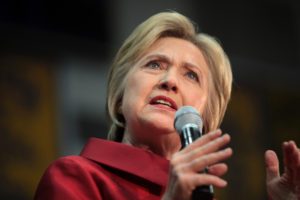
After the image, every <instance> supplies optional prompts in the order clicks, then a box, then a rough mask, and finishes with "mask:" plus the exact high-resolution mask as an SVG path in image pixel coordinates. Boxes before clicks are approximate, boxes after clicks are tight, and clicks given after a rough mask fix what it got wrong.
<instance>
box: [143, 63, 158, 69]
mask: <svg viewBox="0 0 300 200" xmlns="http://www.w3.org/2000/svg"><path fill="white" fill-rule="evenodd" d="M146 67H149V68H152V69H160V68H161V66H160V64H159V63H158V62H157V61H150V62H149V63H147V64H146Z"/></svg>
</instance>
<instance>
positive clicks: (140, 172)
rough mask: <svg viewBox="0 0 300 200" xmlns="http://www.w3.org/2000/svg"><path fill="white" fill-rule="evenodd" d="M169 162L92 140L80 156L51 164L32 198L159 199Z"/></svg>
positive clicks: (125, 147) (110, 142) (83, 199)
mask: <svg viewBox="0 0 300 200" xmlns="http://www.w3.org/2000/svg"><path fill="white" fill-rule="evenodd" d="M168 171H169V161H168V160H166V159H164V158H162V157H160V156H158V155H156V154H153V153H151V152H147V151H144V150H142V149H139V148H135V147H132V146H128V145H125V144H122V143H117V142H112V141H107V140H101V139H96V138H91V139H89V141H88V142H87V144H86V146H85V147H84V149H83V150H82V152H81V154H80V156H67V157H63V158H60V159H57V160H56V161H54V162H53V163H52V164H51V165H50V166H49V168H48V169H47V170H46V172H45V174H44V175H43V177H42V179H41V181H40V183H39V186H38V189H37V191H36V194H35V198H34V199H41V200H47V199H51V200H53V199H64V200H65V199H66V200H69V199H72V200H73V199H80V200H85V199H112V200H113V199H116V200H122V199H130V200H131V199H151V200H155V199H161V197H162V195H163V193H164V191H165V187H166V184H167V181H168Z"/></svg>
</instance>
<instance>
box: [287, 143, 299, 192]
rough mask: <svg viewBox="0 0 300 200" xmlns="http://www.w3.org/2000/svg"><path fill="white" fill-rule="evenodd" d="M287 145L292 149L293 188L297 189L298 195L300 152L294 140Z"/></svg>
mask: <svg viewBox="0 0 300 200" xmlns="http://www.w3.org/2000/svg"><path fill="white" fill-rule="evenodd" d="M289 145H290V146H291V151H292V160H293V163H291V165H292V167H291V168H292V170H293V171H292V177H293V183H294V186H295V189H297V190H299V191H298V192H299V195H300V152H299V149H298V147H297V145H296V143H295V142H294V141H290V142H289Z"/></svg>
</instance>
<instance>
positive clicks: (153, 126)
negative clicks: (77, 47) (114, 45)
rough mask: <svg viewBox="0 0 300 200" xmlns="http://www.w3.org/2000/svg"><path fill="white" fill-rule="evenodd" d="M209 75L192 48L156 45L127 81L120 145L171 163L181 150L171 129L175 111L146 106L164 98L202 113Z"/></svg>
mask: <svg viewBox="0 0 300 200" xmlns="http://www.w3.org/2000/svg"><path fill="white" fill-rule="evenodd" d="M208 73H209V72H208V66H207V64H206V62H205V59H204V57H203V55H202V53H201V51H200V50H199V49H198V48H197V47H196V46H195V45H194V44H192V43H190V42H188V41H185V40H182V39H177V38H171V37H168V38H162V39H160V40H158V41H156V42H155V43H154V44H153V45H152V46H151V47H150V48H149V49H148V50H147V51H146V52H145V53H144V54H143V55H142V56H141V58H140V59H139V61H138V62H137V63H136V64H135V65H134V66H133V67H132V71H131V72H130V75H129V77H128V81H127V84H126V87H125V91H124V97H123V102H122V110H123V115H124V118H125V121H126V128H125V133H124V140H123V142H124V143H127V144H130V145H133V146H137V147H139V148H142V149H146V150H149V151H152V152H154V153H156V154H158V155H161V156H162V157H165V158H167V159H170V158H171V156H172V155H173V154H174V153H175V152H178V151H179V149H180V147H181V143H180V139H179V136H178V134H177V133H176V131H175V129H174V127H173V122H174V116H175V112H176V110H175V109H173V110H169V107H168V106H160V107H158V106H154V105H151V104H150V103H149V102H150V101H151V99H153V98H154V97H156V96H165V97H168V98H170V99H172V100H173V101H174V102H175V103H176V105H177V108H180V107H181V106H184V105H190V106H194V107H195V108H196V109H197V110H198V111H199V113H203V110H204V107H205V105H206V102H207V96H208ZM158 119H159V120H158Z"/></svg>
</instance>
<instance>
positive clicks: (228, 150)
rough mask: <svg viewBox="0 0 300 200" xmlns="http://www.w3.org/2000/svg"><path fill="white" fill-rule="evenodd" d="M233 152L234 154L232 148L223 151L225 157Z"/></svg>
mask: <svg viewBox="0 0 300 200" xmlns="http://www.w3.org/2000/svg"><path fill="white" fill-rule="evenodd" d="M231 152H232V149H231V148H230V147H228V148H226V149H224V150H223V153H224V154H225V155H228V154H230V153H231Z"/></svg>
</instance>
